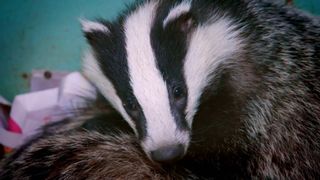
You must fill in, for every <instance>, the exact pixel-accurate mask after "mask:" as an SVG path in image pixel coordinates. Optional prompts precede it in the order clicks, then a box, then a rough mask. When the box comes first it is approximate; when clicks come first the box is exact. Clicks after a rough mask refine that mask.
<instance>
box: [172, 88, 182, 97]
mask: <svg viewBox="0 0 320 180" xmlns="http://www.w3.org/2000/svg"><path fill="white" fill-rule="evenodd" d="M173 96H174V98H176V99H180V98H182V97H183V96H184V90H183V89H182V87H174V88H173Z"/></svg>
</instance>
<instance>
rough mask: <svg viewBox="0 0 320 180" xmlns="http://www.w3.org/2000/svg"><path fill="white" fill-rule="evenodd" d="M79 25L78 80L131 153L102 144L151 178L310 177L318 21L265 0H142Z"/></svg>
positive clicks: (317, 168) (319, 56) (319, 140)
mask: <svg viewBox="0 0 320 180" xmlns="http://www.w3.org/2000/svg"><path fill="white" fill-rule="evenodd" d="M81 24H82V30H83V33H84V35H85V38H86V39H87V41H88V44H89V46H90V49H89V50H88V52H87V53H86V54H85V56H84V61H83V74H84V75H85V76H86V77H87V78H88V79H89V80H90V81H91V82H92V83H93V85H94V86H95V87H96V88H97V89H98V91H99V93H101V97H102V99H104V100H106V101H107V103H109V104H110V105H111V106H112V107H113V108H114V109H115V111H116V112H117V113H118V114H119V115H121V118H116V119H119V121H123V122H126V123H127V124H126V126H127V128H126V129H130V130H131V131H132V133H127V134H126V135H131V136H132V137H134V138H136V141H137V144H139V147H136V146H135V147H132V146H133V145H132V144H130V143H119V142H121V141H122V140H121V137H125V136H123V135H121V133H120V136H119V138H118V139H117V140H118V141H119V142H118V144H117V143H116V142H115V141H112V142H110V143H115V144H117V145H116V146H122V147H123V146H130V148H132V149H136V150H137V148H138V149H139V148H141V149H140V150H141V151H142V152H143V153H138V154H137V153H133V155H135V156H139V158H141V159H143V160H141V161H139V163H141V162H143V163H145V164H149V163H151V164H153V165H152V166H148V167H149V168H151V171H150V172H156V170H152V169H153V168H155V169H156V166H157V165H156V164H160V165H161V166H163V167H171V166H172V165H174V167H175V168H178V169H179V168H182V169H184V170H183V172H186V176H185V178H189V177H191V176H192V177H198V178H200V177H201V178H209V179H210V178H218V179H220V178H221V179H304V178H306V179H317V178H319V177H320V163H319V161H320V81H319V77H320V19H319V18H318V17H314V16H312V15H310V14H308V13H305V12H302V11H300V10H297V9H295V8H293V7H291V6H287V5H284V4H283V3H279V2H276V3H275V2H272V1H268V0H142V1H138V2H136V3H135V4H134V5H132V6H131V7H129V8H128V9H127V10H126V11H124V12H123V13H122V14H121V15H120V16H119V17H118V18H117V19H116V20H114V21H106V20H103V19H98V20H95V21H90V20H85V19H82V20H81ZM89 119H90V120H88V121H87V122H91V123H92V122H95V123H97V122H96V121H94V120H92V119H94V118H89ZM108 120H109V119H108V118H106V119H104V121H108ZM100 122H101V121H99V123H100ZM99 123H98V125H96V126H95V127H96V128H93V129H95V130H94V131H96V130H99V129H100V128H101V127H102V125H101V124H99ZM89 124H90V123H89ZM102 124H103V123H102ZM84 127H85V126H81V128H84ZM88 129H90V128H88ZM107 129H108V128H107ZM112 132H115V131H112ZM92 133H94V132H92ZM102 134H104V136H106V137H109V136H111V137H113V136H115V134H119V133H114V134H112V133H105V132H104V133H102ZM92 136H94V137H95V135H92ZM39 137H40V138H39V139H41V137H43V136H39ZM50 137H51V136H50ZM54 137H55V136H54ZM45 138H48V137H47V136H45ZM85 139H86V138H79V140H78V141H79V143H81V142H82V141H86V140H85ZM98 139H99V138H98ZM109 139H112V138H109ZM37 141H38V140H34V142H33V143H29V144H31V145H29V146H31V147H32V144H36V145H35V146H37V143H35V142H37ZM105 141H108V138H106V139H105ZM123 141H126V140H125V138H124V140H123ZM51 145H53V146H54V144H51ZM127 148H129V147H127ZM102 149H103V148H102ZM102 149H99V148H97V150H96V151H97V152H99V150H100V151H103V150H102ZM140 150H139V151H140ZM62 151H63V150H62ZM137 151H138V150H137ZM22 152H23V151H22ZM97 152H96V153H97ZM111 153H116V152H111ZM118 153H125V152H122V151H120V150H119V152H118ZM22 154H23V153H22ZM133 155H132V156H133ZM16 156H18V155H16ZM63 157H64V156H63ZM122 157H124V156H122ZM84 158H90V156H89V155H87V156H85V157H84ZM106 158H108V156H106ZM119 160H120V159H119ZM122 160H124V161H126V162H127V161H128V160H126V159H122ZM75 161H76V162H75V163H80V162H83V161H81V160H78V161H79V162H78V161H77V160H75ZM120 161H121V160H120ZM88 163H89V162H88ZM128 163H132V164H131V165H133V166H135V163H136V162H128ZM139 163H137V164H136V165H137V166H140V165H138V164H139ZM9 164H10V163H9ZM84 164H85V162H84ZM101 166H103V165H101ZM106 166H112V165H106ZM4 167H5V166H4ZM111 169H112V168H111ZM114 171H116V169H112V171H111V172H114ZM85 172H87V171H85ZM87 173H88V172H87ZM137 173H138V172H137ZM190 173H191V174H190ZM182 174H183V173H182ZM87 175H88V174H87ZM180 175H181V174H179V177H181V176H180ZM182 177H183V176H182ZM164 178H165V177H164ZM170 178H173V179H174V175H173V176H172V177H170ZM177 178H178V177H177Z"/></svg>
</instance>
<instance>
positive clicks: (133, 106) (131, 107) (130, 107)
mask: <svg viewBox="0 0 320 180" xmlns="http://www.w3.org/2000/svg"><path fill="white" fill-rule="evenodd" d="M123 105H124V107H125V108H126V109H128V110H130V111H136V110H138V105H137V103H135V102H134V101H132V100H128V101H127V102H126V103H125V104H123Z"/></svg>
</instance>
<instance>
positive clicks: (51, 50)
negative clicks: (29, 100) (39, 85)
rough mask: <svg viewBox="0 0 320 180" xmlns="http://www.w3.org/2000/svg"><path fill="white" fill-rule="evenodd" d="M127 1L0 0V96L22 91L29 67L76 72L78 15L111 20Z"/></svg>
mask: <svg viewBox="0 0 320 180" xmlns="http://www.w3.org/2000/svg"><path fill="white" fill-rule="evenodd" d="M130 1H132V0H2V1H0V31H1V34H0V62H1V66H0V95H3V96H4V97H6V98H8V99H10V100H12V98H13V97H14V95H16V94H17V93H23V92H26V91H28V82H29V81H28V79H26V78H25V76H26V75H23V74H26V73H27V74H28V73H30V72H31V71H32V69H50V70H78V69H79V68H80V59H81V58H80V56H81V54H82V51H83V50H84V49H85V40H84V39H83V37H82V33H81V30H80V29H81V28H80V25H79V22H78V18H79V17H86V18H89V19H90V18H96V17H104V18H107V19H112V18H114V17H115V16H116V15H117V14H118V12H119V11H120V10H121V9H123V8H124V7H125V4H126V3H130ZM23 76H24V77H23Z"/></svg>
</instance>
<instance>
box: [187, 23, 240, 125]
mask: <svg viewBox="0 0 320 180" xmlns="http://www.w3.org/2000/svg"><path fill="white" fill-rule="evenodd" d="M234 29H235V27H234V26H232V22H231V20H229V19H227V18H222V19H220V20H218V21H215V22H214V23H212V24H209V25H203V26H199V27H198V28H197V29H196V30H195V31H194V32H193V35H192V37H191V40H190V45H189V48H188V49H189V50H188V53H187V55H186V59H185V64H184V72H185V77H186V84H187V86H188V104H187V109H186V113H187V117H186V118H187V121H188V123H189V125H190V126H191V124H192V119H193V117H194V115H195V113H196V112H197V109H198V106H199V100H200V97H201V94H202V92H203V90H204V88H205V87H206V86H207V85H208V83H209V81H210V80H211V79H212V78H213V76H214V73H213V72H214V71H215V69H216V67H217V66H218V65H219V64H220V63H221V62H222V61H223V60H225V59H226V58H227V57H230V56H231V55H232V54H234V53H235V52H237V51H238V50H240V49H241V47H242V44H241V43H242V42H241V40H240V39H239V38H238V35H239V33H240V32H239V31H236V30H234Z"/></svg>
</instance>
